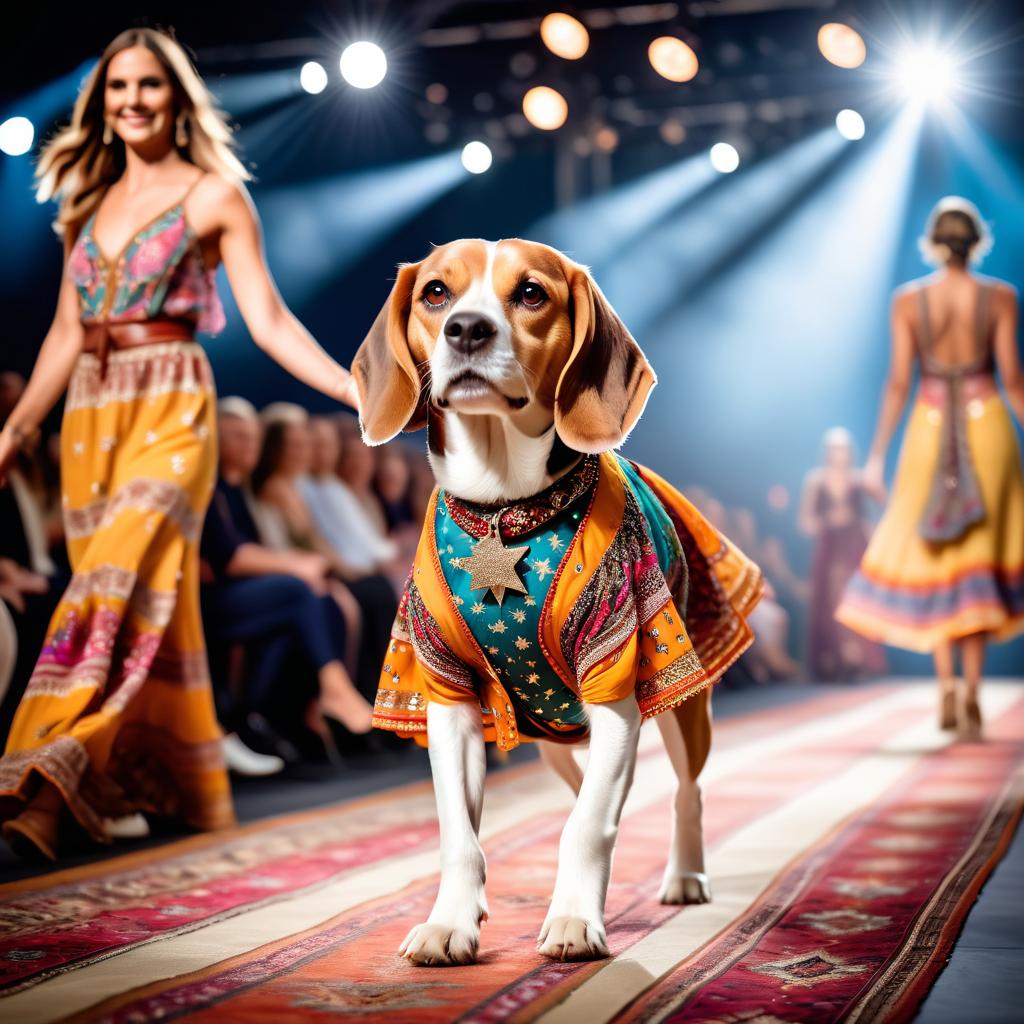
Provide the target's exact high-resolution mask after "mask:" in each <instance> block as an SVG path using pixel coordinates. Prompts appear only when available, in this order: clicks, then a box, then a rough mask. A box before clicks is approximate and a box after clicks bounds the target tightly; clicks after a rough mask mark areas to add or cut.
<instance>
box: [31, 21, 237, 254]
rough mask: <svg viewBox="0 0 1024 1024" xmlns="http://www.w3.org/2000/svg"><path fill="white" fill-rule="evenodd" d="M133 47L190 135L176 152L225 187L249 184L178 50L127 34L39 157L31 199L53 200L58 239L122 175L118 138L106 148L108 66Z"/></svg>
mask: <svg viewBox="0 0 1024 1024" xmlns="http://www.w3.org/2000/svg"><path fill="white" fill-rule="evenodd" d="M132 46H145V47H146V49H147V50H149V51H150V52H152V53H153V54H155V55H156V58H157V60H159V61H160V63H161V64H162V65H163V67H164V70H165V71H166V72H167V75H168V78H169V79H170V81H171V85H172V87H173V89H174V94H175V102H176V106H177V116H178V117H182V116H183V117H184V127H185V129H186V131H187V134H188V144H187V145H185V146H179V147H178V152H179V153H181V155H182V156H183V157H184V158H185V159H186V160H188V161H189V162H190V163H193V164H195V165H196V166H197V167H201V168H202V169H203V170H204V171H212V172H214V173H215V174H220V175H222V176H223V177H225V178H227V179H228V180H235V181H248V180H249V179H250V178H251V177H252V176H251V175H250V174H249V172H248V171H247V170H246V169H245V167H244V165H243V164H242V162H241V161H240V160H239V158H238V157H237V156H236V155H235V150H234V139H233V136H232V133H231V128H230V127H229V126H228V123H227V121H226V119H225V116H224V114H223V113H222V112H221V111H220V110H219V109H218V108H217V106H216V103H215V101H214V99H213V97H212V96H211V95H210V92H209V90H208V89H207V88H206V85H205V83H204V82H203V80H202V78H200V76H199V72H198V71H196V69H195V66H194V65H193V64H192V61H191V59H190V58H189V56H188V54H187V53H186V52H185V50H184V49H183V47H182V46H181V44H180V43H179V42H178V41H177V40H176V39H175V38H174V37H173V36H171V35H169V34H168V33H167V32H164V31H161V30H159V29H153V28H130V29H128V30H127V31H125V32H122V33H121V34H120V35H119V36H118V37H117V38H116V39H114V41H113V42H112V43H111V44H110V45H109V46H108V47H107V48H106V49H105V50H104V51H103V55H102V56H101V57H100V60H99V63H98V64H97V65H96V67H95V68H93V70H92V71H91V72H90V73H89V76H88V77H87V78H86V80H85V82H84V84H83V85H82V89H81V92H79V94H78V99H77V100H75V106H74V110H73V111H72V113H71V123H70V124H69V125H68V126H67V127H66V128H62V129H61V130H60V131H59V132H58V133H57V134H56V135H55V136H54V137H53V138H52V139H51V140H50V141H49V142H48V143H47V144H46V146H45V147H44V148H43V151H42V153H40V155H39V163H38V164H37V165H36V199H37V200H38V201H39V202H40V203H45V202H47V201H48V200H50V199H56V200H58V202H59V204H60V206H59V209H58V212H57V219H56V221H54V225H53V226H54V229H55V230H56V232H57V233H58V234H59V235H64V234H65V233H67V232H68V231H71V232H72V233H74V232H75V231H77V229H78V228H79V227H80V226H81V225H82V224H83V223H84V222H85V220H86V219H87V218H88V217H89V215H90V214H91V213H92V212H93V211H94V210H95V209H96V207H97V206H98V205H99V203H100V200H101V199H102V198H103V195H104V193H105V192H106V190H107V189H108V188H109V187H110V185H112V184H113V183H114V182H115V181H116V180H117V179H118V178H119V177H120V176H121V173H122V172H123V171H124V167H125V153H124V143H123V142H122V141H121V140H120V139H119V138H118V137H117V136H116V135H115V136H114V138H113V140H112V141H111V143H110V145H106V144H105V143H104V141H103V130H104V127H105V120H104V113H103V111H104V89H105V88H106V80H107V67H108V66H109V64H110V62H111V60H113V58H114V57H115V55H117V54H118V53H120V52H121V51H122V50H127V49H128V48H129V47H132ZM175 144H176V145H177V142H175Z"/></svg>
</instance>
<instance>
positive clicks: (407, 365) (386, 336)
mask: <svg viewBox="0 0 1024 1024" xmlns="http://www.w3.org/2000/svg"><path fill="white" fill-rule="evenodd" d="M419 268H420V265H419V264H418V263H405V264H403V265H402V266H401V267H399V268H398V276H397V277H396V278H395V284H394V287H393V288H392V289H391V294H390V295H389V296H388V300H387V302H385V303H384V305H383V306H382V307H381V311H380V312H379V313H378V314H377V319H376V320H374V321H373V326H372V327H371V328H370V333H369V334H367V335H366V337H365V338H364V339H363V343H362V345H360V346H359V351H358V352H356V356H355V359H353V360H352V374H353V376H354V377H355V379H356V386H357V387H358V389H359V409H360V413H359V420H360V426H361V427H362V430H363V440H365V441H366V443H367V444H371V445H373V444H384V442H385V441H390V440H391V439H392V438H393V437H395V436H396V435H397V434H400V433H401V432H402V431H403V430H418V429H419V428H420V427H422V426H423V425H424V424H425V423H426V421H427V420H426V406H425V404H424V403H423V402H422V401H421V391H422V382H421V381H420V374H419V370H418V369H417V366H416V359H415V357H414V356H413V354H412V350H411V349H410V347H409V338H408V334H407V330H408V325H409V311H410V309H411V308H412V289H413V285H414V284H415V283H416V274H417V273H418V271H419Z"/></svg>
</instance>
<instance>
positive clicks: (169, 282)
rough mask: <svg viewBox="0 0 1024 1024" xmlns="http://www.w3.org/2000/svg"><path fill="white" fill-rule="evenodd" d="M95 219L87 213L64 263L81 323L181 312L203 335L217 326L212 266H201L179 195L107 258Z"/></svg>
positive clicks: (220, 317) (219, 316)
mask: <svg viewBox="0 0 1024 1024" xmlns="http://www.w3.org/2000/svg"><path fill="white" fill-rule="evenodd" d="M95 222H96V212H93V214H92V216H91V217H90V218H89V219H88V221H86V223H85V226H84V227H83V228H82V232H81V234H80V235H79V236H78V240H77V241H76V242H75V245H74V248H73V249H72V251H71V259H70V261H69V264H68V273H69V274H70V276H71V280H72V281H73V282H74V284H75V287H76V288H77V289H78V297H79V304H80V308H81V313H82V320H83V322H85V323H93V322H95V321H98V320H109V321H111V322H113V323H117V322H119V321H120V322H124V321H132V320H151V319H155V318H157V317H184V318H194V319H195V320H196V328H197V330H200V331H203V332H205V333H207V334H217V333H218V332H219V331H221V330H222V329H223V327H224V322H225V321H224V308H223V306H222V305H221V302H220V298H219V296H218V295H217V287H216V283H215V271H214V270H213V269H212V268H208V267H207V266H206V264H205V262H204V260H203V253H202V249H201V248H200V246H199V240H198V238H197V237H196V234H195V232H194V231H193V230H192V227H191V226H190V225H189V223H188V221H187V220H186V218H185V200H184V198H182V199H180V200H178V202H177V203H175V204H174V206H172V207H170V209H168V210H165V211H164V212H163V213H161V214H159V215H158V216H157V217H155V218H154V219H153V220H151V221H150V222H149V223H148V224H147V225H146V226H145V227H143V228H142V229H141V230H139V231H137V232H136V233H135V235H134V236H133V237H132V238H131V240H130V241H129V242H128V244H127V245H126V246H125V247H124V248H123V249H122V250H121V252H120V253H119V254H118V256H117V257H116V258H115V259H113V260H108V258H107V257H106V256H105V255H104V254H103V252H102V251H101V250H100V247H99V245H98V244H97V243H96V237H95V235H94V233H93V228H94V225H95Z"/></svg>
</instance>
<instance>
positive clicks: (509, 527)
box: [444, 455, 598, 539]
mask: <svg viewBox="0 0 1024 1024" xmlns="http://www.w3.org/2000/svg"><path fill="white" fill-rule="evenodd" d="M597 477H598V457H597V456H596V455H586V456H584V457H583V458H582V459H581V460H580V461H579V463H577V465H576V466H575V467H573V468H572V469H571V470H569V472H568V473H566V474H565V476H563V477H560V478H559V479H558V480H556V481H555V482H554V483H553V484H552V485H551V486H550V487H546V488H545V489H544V490H543V491H541V492H540V493H539V494H534V495H531V496H530V497H529V498H522V499H521V500H520V501H517V502H514V503H512V504H511V505H478V504H476V503H471V502H468V501H463V500H461V499H460V498H456V497H455V496H454V495H451V494H449V493H448V492H447V491H445V492H444V503H445V507H446V508H447V509H448V514H449V515H450V516H451V518H452V521H453V522H454V523H455V525H456V526H458V527H459V528H460V529H462V530H464V531H465V532H466V533H468V534H469V535H470V536H471V537H481V538H482V537H486V536H487V535H488V533H489V532H490V530H491V524H492V522H493V521H494V516H495V513H499V518H498V522H497V524H496V525H497V529H498V535H499V536H505V537H508V538H510V539H511V538H513V537H524V536H525V535H526V534H528V533H532V532H533V531H534V530H536V529H538V528H540V527H541V526H544V525H545V524H546V523H548V522H550V521H551V520H552V519H554V517H555V516H557V515H558V514H559V513H560V512H563V511H564V510H565V509H566V508H568V506H569V505H571V504H572V503H573V502H574V501H576V500H578V499H579V498H580V497H582V496H583V495H584V494H587V493H589V491H590V490H591V488H593V486H594V484H595V483H596V482H597Z"/></svg>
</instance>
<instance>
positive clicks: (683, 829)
mask: <svg viewBox="0 0 1024 1024" xmlns="http://www.w3.org/2000/svg"><path fill="white" fill-rule="evenodd" d="M710 693H711V688H710V687H708V688H707V689H705V690H703V691H701V692H700V693H697V694H694V695H693V696H692V697H690V698H689V699H688V700H685V701H683V703H682V704H679V705H677V706H676V707H674V708H672V709H671V710H670V711H666V712H665V713H664V714H661V715H658V719H657V721H658V728H659V729H661V736H662V739H663V740H664V742H665V751H666V752H667V753H668V756H669V760H670V761H671V762H672V767H673V769H674V770H675V773H676V778H677V783H676V792H675V798H674V800H673V802H672V845H671V846H670V847H669V852H668V863H667V864H666V865H665V877H664V879H663V881H662V883H661V892H660V893H659V894H658V895H659V899H660V900H661V902H662V903H708V902H710V900H711V886H710V884H709V882H708V876H707V875H706V874H705V873H704V835H703V831H702V827H701V815H702V809H701V793H700V786H699V785H698V784H697V777H698V776H699V775H700V771H701V769H702V768H703V767H704V762H705V761H707V757H708V752H709V751H710V749H711V699H710Z"/></svg>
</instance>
